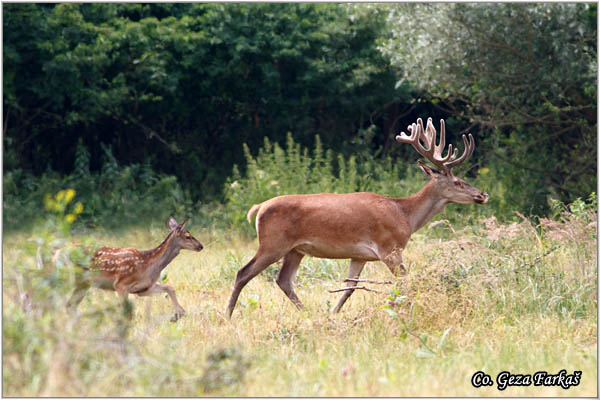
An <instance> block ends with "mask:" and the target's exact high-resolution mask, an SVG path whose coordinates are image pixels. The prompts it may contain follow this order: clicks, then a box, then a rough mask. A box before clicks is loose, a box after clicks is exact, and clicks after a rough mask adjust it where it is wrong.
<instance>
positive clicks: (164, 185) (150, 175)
mask: <svg viewBox="0 0 600 400" xmlns="http://www.w3.org/2000/svg"><path fill="white" fill-rule="evenodd" d="M103 152H104V163H103V166H102V168H101V171H100V172H98V173H90V171H89V153H88V151H87V149H86V148H85V147H84V146H83V145H81V143H79V145H78V147H77V151H76V159H75V168H74V172H73V173H72V174H70V175H67V176H61V175H59V174H58V173H55V172H47V173H45V174H43V175H42V176H41V177H39V178H38V177H34V176H32V175H30V174H28V173H26V172H24V171H22V170H20V169H17V170H14V171H11V172H7V173H5V175H4V184H3V188H4V202H3V207H4V221H3V222H4V229H6V230H8V231H11V230H17V229H23V228H24V227H29V226H32V224H33V223H34V222H36V221H37V222H40V218H39V215H40V214H39V206H40V204H42V203H43V201H44V198H45V196H46V195H47V194H48V193H56V192H58V191H59V190H61V189H64V188H66V187H69V188H73V189H74V190H75V191H77V194H78V198H79V199H81V201H82V202H83V203H84V204H85V208H84V209H83V211H82V213H81V215H80V218H79V219H78V221H79V224H83V223H86V224H87V225H88V226H102V227H103V228H106V229H114V228H118V227H120V226H122V225H124V224H132V223H137V222H139V221H140V220H144V221H148V220H151V221H153V220H159V221H164V220H166V219H167V218H168V216H170V215H180V216H183V215H184V214H186V213H187V214H191V210H192V208H193V203H192V201H191V200H190V194H189V191H188V190H184V189H183V188H182V187H181V185H180V184H179V183H178V181H177V178H176V177H174V176H169V175H164V174H157V173H155V172H154V171H153V170H152V168H151V167H150V165H149V164H148V163H146V164H142V165H140V164H132V165H129V166H121V165H119V164H118V162H117V161H116V159H115V158H114V157H113V155H112V151H111V150H110V148H108V147H103Z"/></svg>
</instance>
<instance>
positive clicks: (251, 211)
mask: <svg viewBox="0 0 600 400" xmlns="http://www.w3.org/2000/svg"><path fill="white" fill-rule="evenodd" d="M260 206H262V203H258V204H255V205H253V206H252V207H250V210H249V211H248V214H247V215H246V218H248V222H250V223H252V216H253V215H254V214H256V212H257V211H258V209H259V208H260Z"/></svg>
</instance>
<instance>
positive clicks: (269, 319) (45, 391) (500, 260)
mask: <svg viewBox="0 0 600 400" xmlns="http://www.w3.org/2000/svg"><path fill="white" fill-rule="evenodd" d="M595 218H596V217H595V214H593V215H587V216H583V217H579V218H575V217H573V216H571V217H568V218H564V219H563V220H562V221H561V222H556V221H549V220H546V221H544V222H543V223H542V225H541V226H540V225H537V224H534V223H533V222H532V221H531V220H528V219H521V220H520V221H518V222H515V223H513V224H505V225H502V224H499V223H497V222H496V221H495V219H493V218H489V219H486V220H481V221H479V223H478V224H477V225H474V226H470V227H466V228H460V229H459V228H457V227H453V226H452V225H450V224H449V223H447V222H444V221H438V222H434V223H432V224H430V225H429V226H427V227H425V228H423V229H422V230H421V231H419V232H418V233H417V234H415V235H414V236H413V238H412V239H411V241H410V242H409V245H408V247H407V249H406V252H405V256H404V259H405V262H406V266H407V267H408V274H407V276H406V277H404V278H401V279H400V280H398V281H397V282H395V283H394V284H392V285H384V286H377V285H367V286H370V287H372V288H373V289H378V290H380V291H382V293H375V292H366V291H356V292H355V293H354V295H353V296H352V297H351V298H350V299H349V300H348V302H347V303H346V305H345V306H344V308H343V309H342V312H341V313H339V314H332V313H331V311H330V310H331V309H332V308H333V306H334V305H335V304H336V302H337V300H338V298H339V296H340V295H341V294H340V293H333V294H332V293H329V292H328V290H331V289H336V288H340V287H342V286H343V283H342V280H343V278H344V277H345V274H346V272H347V267H348V261H347V260H339V261H338V260H324V259H315V258H305V260H303V263H302V265H301V267H300V270H299V276H298V282H297V290H296V292H297V294H298V296H299V297H300V299H302V301H303V302H304V304H305V306H306V308H305V310H303V311H301V312H299V311H297V310H296V309H295V307H294V306H293V305H292V303H291V302H290V301H289V300H288V299H287V298H286V297H285V295H284V294H283V292H282V291H281V290H280V289H279V288H278V287H277V285H276V284H275V283H274V277H275V274H276V273H277V271H278V265H274V266H271V267H269V268H268V269H267V270H266V271H265V272H263V273H262V274H261V275H259V276H258V277H257V278H255V279H254V280H252V281H251V282H250V283H249V284H248V285H247V286H246V288H245V289H244V290H243V291H242V294H241V296H240V300H239V302H238V306H237V308H236V310H235V312H234V314H233V318H232V319H231V320H228V319H227V318H225V307H226V304H227V300H228V297H229V295H230V292H231V287H232V284H233V280H234V277H235V273H236V271H237V269H238V268H240V267H241V266H243V265H244V264H245V263H246V262H247V261H248V260H249V259H250V258H251V257H252V256H253V255H254V251H255V249H256V247H257V243H256V240H251V239H244V238H243V237H241V236H239V235H236V234H235V233H230V232H223V231H210V232H206V231H201V230H199V229H197V228H194V226H193V225H192V226H191V227H190V228H189V229H190V231H191V232H192V234H194V236H196V237H197V238H198V239H199V240H200V241H201V242H202V243H203V244H204V245H205V250H204V251H202V252H201V253H192V252H186V251H183V252H182V253H181V254H180V255H179V256H178V257H177V258H176V259H175V260H174V261H173V262H172V263H171V265H169V267H168V268H167V269H166V271H167V276H166V281H167V282H168V283H169V284H171V285H172V286H174V288H175V289H176V291H177V295H178V298H179V300H180V303H181V304H182V305H183V306H184V308H185V309H186V310H187V313H188V314H187V315H186V316H185V317H184V318H183V319H181V320H180V321H178V322H177V323H170V322H169V318H170V317H171V315H172V310H171V304H170V301H169V300H168V299H166V298H163V297H162V296H161V297H156V298H154V299H153V300H152V304H151V307H152V314H151V317H150V318H147V315H146V313H145V312H146V306H147V302H148V301H149V300H148V299H145V298H144V299H142V298H132V303H133V305H134V311H133V321H132V323H131V326H129V325H127V324H126V323H124V322H122V320H120V319H118V318H116V317H115V318H113V316H114V315H117V314H119V313H120V312H121V311H120V309H119V303H118V300H117V298H116V295H114V294H113V293H111V292H102V291H93V292H91V293H90V295H88V297H87V298H86V299H85V300H84V301H83V302H82V304H81V306H80V308H79V317H73V316H70V315H69V314H68V313H66V312H65V311H64V308H63V306H64V296H60V297H57V298H55V299H54V300H52V301H54V302H55V303H54V304H55V305H54V306H52V307H54V308H52V309H48V307H45V306H44V304H43V303H44V302H45V301H46V300H44V299H46V298H48V297H44V296H46V295H44V296H36V295H34V304H33V311H31V312H29V313H23V312H22V311H21V307H20V305H19V304H18V302H17V301H15V300H16V299H18V298H19V295H20V294H21V293H19V291H20V290H24V289H22V288H21V289H19V287H20V286H21V287H26V286H27V285H26V284H27V282H25V283H23V282H22V280H23V278H19V276H24V275H20V274H21V268H25V266H24V265H26V263H25V264H23V263H24V261H23V260H24V259H25V258H27V257H31V256H30V255H29V254H30V253H27V251H26V250H25V249H24V245H23V243H26V242H27V239H28V238H29V237H30V236H31V235H30V234H24V233H15V234H11V235H10V236H7V237H5V238H4V245H3V250H4V251H3V265H4V267H3V268H4V280H3V289H4V290H3V320H4V324H3V334H4V335H3V337H4V339H3V395H4V396H40V395H50V396H68V395H75V396H568V397H574V396H596V395H597V389H596V388H597V267H596V264H597V250H596V236H597V233H596V225H595ZM165 235H166V228H164V227H162V226H160V227H159V226H155V227H153V228H151V229H141V228H131V229H129V230H125V231H122V232H117V233H111V232H104V233H91V234H89V235H88V236H90V237H91V238H92V239H93V241H94V243H98V244H103V245H113V246H122V247H136V248H141V249H147V248H150V247H153V246H156V245H157V244H158V243H160V241H161V240H162V239H163V238H164V236H165ZM72 239H73V240H77V239H78V236H77V235H73V236H72ZM362 278H365V279H373V280H378V281H384V280H394V278H393V277H392V276H391V274H390V273H389V271H388V269H387V268H386V267H385V266H384V265H383V264H382V263H368V264H367V266H366V268H365V270H364V272H363V275H362ZM28 279H29V278H28ZM30 279H34V278H30ZM51 290H52V289H48V293H49V292H50V291H51ZM36 301H37V302H38V303H39V305H37V303H36ZM109 306H110V307H112V308H110V307H109ZM36 307H37V308H36ZM98 310H101V311H98ZM111 310H112V311H111ZM98 312H99V313H100V314H102V315H103V317H102V318H96V319H94V318H93V317H92V316H93V315H96V314H95V313H98ZM111 313H113V314H114V315H111ZM119 321H121V322H119ZM124 326H125V328H123V327H124ZM115 332H117V333H115ZM561 369H565V370H566V372H567V373H568V374H572V373H573V371H575V370H578V371H582V377H581V382H580V384H579V385H578V386H574V387H571V388H570V389H568V390H565V389H563V388H561V387H543V386H533V385H531V386H529V387H508V388H507V389H506V390H504V391H500V390H498V388H497V385H496V384H494V385H493V386H489V387H482V388H474V387H473V386H472V385H471V377H472V376H473V374H474V373H475V372H476V371H479V370H481V371H484V372H485V373H487V374H488V375H490V376H491V377H492V379H493V380H494V382H495V381H496V376H497V374H498V373H500V372H501V371H510V372H512V373H514V374H517V373H518V374H534V373H535V372H537V371H547V372H549V373H553V374H556V373H558V372H559V371H560V370H561Z"/></svg>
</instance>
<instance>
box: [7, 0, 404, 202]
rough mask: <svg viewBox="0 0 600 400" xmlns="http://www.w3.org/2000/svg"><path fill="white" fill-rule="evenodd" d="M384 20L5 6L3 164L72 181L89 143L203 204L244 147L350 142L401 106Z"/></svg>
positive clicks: (300, 10) (187, 7) (208, 7)
mask: <svg viewBox="0 0 600 400" xmlns="http://www.w3.org/2000/svg"><path fill="white" fill-rule="evenodd" d="M383 22H384V16H383V15H377V14H372V15H371V14H369V15H367V14H363V15H355V16H353V17H352V18H351V17H350V9H349V8H348V7H346V6H340V5H328V4H237V5H225V4H149V5H148V4H146V5H142V4H116V3H112V4H77V3H69V4H66V3H65V4H58V5H39V4H7V5H6V7H5V18H4V31H5V40H4V61H5V79H4V92H5V97H4V118H5V122H6V123H5V149H6V151H7V153H8V157H7V158H6V165H7V167H8V168H9V169H12V168H16V167H17V166H18V167H20V168H25V169H28V170H33V171H34V172H36V173H38V174H39V173H41V172H42V171H44V170H45V169H47V168H50V169H56V170H58V171H61V172H63V173H64V172H69V171H70V170H71V169H72V167H73V159H74V154H75V149H76V144H77V142H78V141H77V139H78V138H79V137H82V138H83V144H84V145H85V146H86V147H88V149H89V151H90V155H91V163H92V169H98V168H100V160H101V156H102V147H101V144H104V145H110V146H112V147H113V152H114V154H115V156H116V157H117V159H118V160H119V161H121V162H122V163H123V164H128V163H144V162H146V161H147V160H149V161H150V162H151V163H152V166H153V167H154V168H157V169H158V170H160V171H161V172H166V173H169V174H175V175H176V176H178V178H179V179H180V180H181V181H182V183H184V184H186V185H189V186H190V187H191V188H192V192H193V195H194V196H195V198H204V197H206V196H207V195H211V194H212V195H214V194H215V193H218V192H219V191H220V189H221V183H222V182H223V181H224V180H225V178H226V177H227V176H228V175H229V173H230V172H231V166H232V165H233V163H235V162H237V163H238V164H241V163H243V161H244V158H243V153H242V146H241V144H242V143H243V142H246V143H248V144H249V145H250V147H251V148H257V147H258V146H259V145H260V144H261V141H262V137H263V136H267V137H270V138H271V139H273V140H275V141H279V142H284V141H285V135H286V134H287V132H288V131H293V132H294V136H295V137H296V139H297V140H299V141H300V142H303V143H306V144H310V143H311V141H312V140H313V138H314V134H315V133H320V134H321V137H322V139H323V142H324V144H325V145H326V146H328V147H335V146H340V145H341V144H342V143H343V142H344V141H345V140H346V139H347V138H349V137H351V136H352V135H353V134H355V133H356V132H357V131H358V130H359V129H360V128H362V127H363V125H365V126H364V127H368V125H367V124H370V123H369V119H368V117H367V116H368V115H369V114H370V113H372V112H373V110H376V109H377V108H379V107H381V104H384V103H385V102H387V101H389V100H390V99H393V98H394V97H395V96H396V93H398V92H399V91H397V90H394V87H393V83H394V81H395V79H396V76H395V73H394V72H393V70H392V68H391V67H390V65H389V63H387V61H386V60H385V58H384V57H383V56H382V55H381V54H380V52H379V51H378V50H377V48H376V46H375V39H376V38H377V37H379V36H380V35H381V33H382V28H383V26H384V24H383Z"/></svg>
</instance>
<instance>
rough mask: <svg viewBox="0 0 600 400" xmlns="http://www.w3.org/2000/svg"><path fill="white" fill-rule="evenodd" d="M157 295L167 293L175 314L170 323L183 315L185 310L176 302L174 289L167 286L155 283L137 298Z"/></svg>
mask: <svg viewBox="0 0 600 400" xmlns="http://www.w3.org/2000/svg"><path fill="white" fill-rule="evenodd" d="M159 293H167V294H168V295H169V297H170V298H171V301H172V302H173V307H174V308H175V314H174V315H173V317H172V318H171V322H175V321H177V320H178V319H179V318H181V317H183V316H184V315H185V310H184V309H183V307H181V304H179V302H178V301H177V296H175V289H173V287H171V286H169V285H161V284H159V283H155V284H154V285H153V286H152V287H151V288H150V289H148V290H146V291H145V292H142V293H137V295H138V296H152V295H155V294H159Z"/></svg>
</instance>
